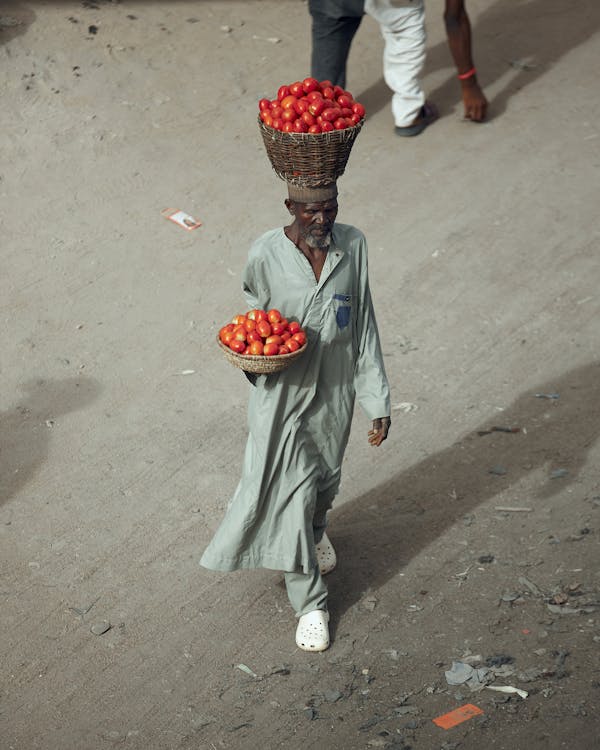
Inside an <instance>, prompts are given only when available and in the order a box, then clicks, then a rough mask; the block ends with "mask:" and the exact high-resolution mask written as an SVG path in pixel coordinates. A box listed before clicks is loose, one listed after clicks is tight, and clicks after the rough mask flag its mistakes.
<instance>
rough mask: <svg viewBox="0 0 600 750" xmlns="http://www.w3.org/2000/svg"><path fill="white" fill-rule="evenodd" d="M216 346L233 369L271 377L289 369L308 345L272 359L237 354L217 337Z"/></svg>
mask: <svg viewBox="0 0 600 750" xmlns="http://www.w3.org/2000/svg"><path fill="white" fill-rule="evenodd" d="M217 344H218V345H219V348H220V349H221V351H222V352H223V354H224V355H225V359H226V360H227V361H228V362H230V363H231V364H232V365H233V366H234V367H238V368H239V369H240V370H245V371H246V372H253V373H254V374H255V375H271V374H272V373H274V372H281V371H282V370H285V369H286V368H287V367H289V366H290V365H291V364H292V363H293V362H295V360H297V359H298V357H301V356H302V355H303V354H304V352H305V351H306V347H307V346H308V344H304V346H302V347H301V348H300V349H298V350H297V351H295V352H291V353H290V354H276V355H275V356H274V357H264V356H262V355H261V356H253V355H251V354H237V352H234V351H233V350H232V349H230V348H229V347H228V346H225V344H224V343H223V342H222V341H221V339H220V338H219V337H218V336H217Z"/></svg>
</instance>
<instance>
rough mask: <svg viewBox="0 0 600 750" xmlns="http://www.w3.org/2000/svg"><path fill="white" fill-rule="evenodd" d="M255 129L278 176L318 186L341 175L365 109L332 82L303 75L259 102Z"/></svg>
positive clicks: (293, 182)
mask: <svg viewBox="0 0 600 750" xmlns="http://www.w3.org/2000/svg"><path fill="white" fill-rule="evenodd" d="M258 109H259V120H258V122H259V128H260V132H261V135H262V139H263V143H264V145H265V149H266V151H267V156H268V157H269V161H270V162H271V164H272V166H273V169H274V170H275V173H276V174H277V176H278V177H280V178H281V179H282V180H285V181H286V182H289V183H291V184H292V185H296V186H298V187H321V186H323V185H328V184H330V183H331V182H335V181H336V180H337V178H338V177H340V176H341V175H342V174H344V170H345V168H346V164H347V162H348V157H349V156H350V151H351V149H352V146H353V145H354V141H355V140H356V137H357V136H358V134H359V133H360V129H361V128H362V125H363V122H364V117H365V108H364V107H363V105H362V104H361V103H360V102H357V101H355V100H354V97H353V96H352V94H351V93H350V92H349V91H346V90H345V89H343V88H342V87H341V86H333V85H332V84H331V82H330V81H321V82H319V81H317V79H316V78H305V79H304V80H303V81H296V82H294V83H291V84H289V85H288V86H280V87H279V91H278V92H277V97H276V98H275V99H273V100H270V99H261V100H260V101H259V103H258Z"/></svg>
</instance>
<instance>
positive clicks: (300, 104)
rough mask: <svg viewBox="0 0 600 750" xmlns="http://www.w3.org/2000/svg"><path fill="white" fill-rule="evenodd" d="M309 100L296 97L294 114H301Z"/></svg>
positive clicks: (307, 105)
mask: <svg viewBox="0 0 600 750" xmlns="http://www.w3.org/2000/svg"><path fill="white" fill-rule="evenodd" d="M309 106H310V102H309V101H308V99H304V98H302V99H296V103H295V104H294V109H295V110H296V114H298V115H301V114H302V113H303V112H306V110H307V109H308V108H309Z"/></svg>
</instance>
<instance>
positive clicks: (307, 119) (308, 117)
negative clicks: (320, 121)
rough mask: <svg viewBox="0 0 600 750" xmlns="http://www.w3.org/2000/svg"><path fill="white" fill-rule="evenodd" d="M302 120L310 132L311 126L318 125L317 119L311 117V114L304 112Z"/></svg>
mask: <svg viewBox="0 0 600 750" xmlns="http://www.w3.org/2000/svg"><path fill="white" fill-rule="evenodd" d="M302 119H303V120H304V122H305V123H306V124H307V125H308V129H309V130H310V127H311V125H314V124H315V123H316V120H315V118H314V117H313V116H312V115H311V113H310V112H303V113H302Z"/></svg>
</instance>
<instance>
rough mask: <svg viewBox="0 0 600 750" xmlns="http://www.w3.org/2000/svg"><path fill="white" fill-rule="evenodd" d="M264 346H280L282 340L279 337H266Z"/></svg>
mask: <svg viewBox="0 0 600 750" xmlns="http://www.w3.org/2000/svg"><path fill="white" fill-rule="evenodd" d="M265 344H277V346H281V345H282V344H283V339H282V338H281V336H267V338H266V341H265Z"/></svg>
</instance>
